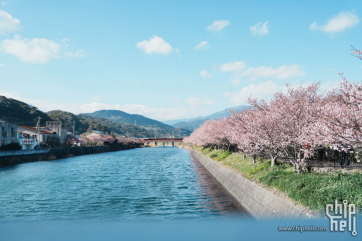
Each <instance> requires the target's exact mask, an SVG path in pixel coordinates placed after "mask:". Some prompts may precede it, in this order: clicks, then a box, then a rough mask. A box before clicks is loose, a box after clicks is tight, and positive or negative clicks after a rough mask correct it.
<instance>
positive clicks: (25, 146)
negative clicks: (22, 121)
mask: <svg viewBox="0 0 362 241" xmlns="http://www.w3.org/2000/svg"><path fill="white" fill-rule="evenodd" d="M18 140H19V144H20V145H21V149H22V150H32V149H34V148H35V146H37V145H38V141H37V139H34V138H30V136H29V135H27V134H24V133H22V132H20V131H18Z"/></svg>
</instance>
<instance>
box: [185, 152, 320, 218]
mask: <svg viewBox="0 0 362 241" xmlns="http://www.w3.org/2000/svg"><path fill="white" fill-rule="evenodd" d="M181 147H182V148H186V149H189V150H190V151H191V152H192V155H193V156H194V157H195V158H196V159H197V160H198V161H199V162H200V163H201V164H202V165H203V166H204V167H205V168H206V170H208V171H209V173H210V174H211V175H212V176H213V177H214V178H215V179H216V180H217V181H218V182H219V183H220V184H221V185H222V186H223V187H224V188H225V189H226V190H227V191H228V192H229V194H230V195H231V196H232V197H233V198H234V199H235V200H236V201H237V202H238V203H239V204H240V205H241V206H242V207H243V208H244V209H245V210H246V211H247V212H248V213H249V214H250V215H251V216H253V217H254V218H256V219H270V218H273V219H274V218H315V217H316V216H314V215H313V214H311V213H310V212H308V211H307V210H306V208H305V207H302V206H299V205H297V204H295V203H294V202H292V201H291V200H289V199H288V198H286V197H282V196H278V195H277V194H275V193H273V192H271V191H270V190H267V189H265V188H264V187H262V186H261V185H259V184H257V183H254V182H252V181H250V180H248V179H246V178H245V177H243V176H242V175H241V174H240V173H237V172H236V171H234V170H231V169H230V168H228V167H226V166H224V165H222V164H221V163H219V162H217V161H214V160H212V159H210V158H208V157H206V156H204V155H203V154H201V153H199V152H198V151H196V150H195V149H193V148H191V147H185V146H181Z"/></svg>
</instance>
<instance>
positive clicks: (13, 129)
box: [0, 120, 18, 146]
mask: <svg viewBox="0 0 362 241" xmlns="http://www.w3.org/2000/svg"><path fill="white" fill-rule="evenodd" d="M0 128H1V134H0V146H3V145H8V144H10V143H13V142H14V143H17V142H18V137H17V133H18V125H16V124H11V123H9V122H6V121H2V120H0Z"/></svg>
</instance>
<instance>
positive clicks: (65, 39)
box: [62, 38, 70, 43]
mask: <svg viewBox="0 0 362 241" xmlns="http://www.w3.org/2000/svg"><path fill="white" fill-rule="evenodd" d="M68 41H70V39H69V38H63V39H62V42H63V43H66V42H68Z"/></svg>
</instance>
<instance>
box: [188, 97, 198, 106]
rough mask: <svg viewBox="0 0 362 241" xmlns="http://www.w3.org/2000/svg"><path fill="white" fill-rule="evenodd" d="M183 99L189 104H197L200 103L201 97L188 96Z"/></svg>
mask: <svg viewBox="0 0 362 241" xmlns="http://www.w3.org/2000/svg"><path fill="white" fill-rule="evenodd" d="M185 101H186V103H187V104H189V105H198V104H200V103H201V99H200V98H195V97H189V98H187V99H186V100H185Z"/></svg>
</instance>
